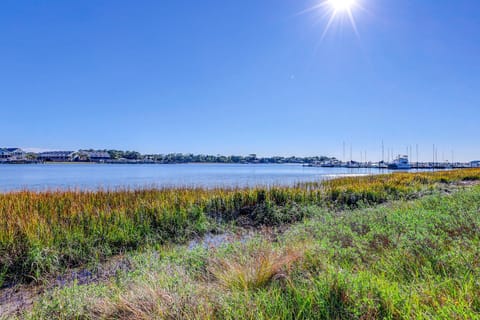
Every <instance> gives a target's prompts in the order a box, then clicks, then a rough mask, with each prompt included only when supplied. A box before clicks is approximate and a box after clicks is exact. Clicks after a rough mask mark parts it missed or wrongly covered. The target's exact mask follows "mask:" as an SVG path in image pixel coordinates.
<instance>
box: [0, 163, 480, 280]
mask: <svg viewBox="0 0 480 320" xmlns="http://www.w3.org/2000/svg"><path fill="white" fill-rule="evenodd" d="M479 179H480V170H478V169H477V170H474V169H472V170H455V171H442V172H436V173H395V174H388V175H376V176H366V177H347V178H340V179H335V180H329V181H322V182H318V183H302V184H298V185H297V186H295V187H271V188H250V189H208V190H207V189H201V188H197V189H189V188H185V189H182V188H172V189H150V190H135V191H111V192H110V191H97V192H93V191H92V192H87V191H78V192H74V191H65V192H29V191H22V192H12V193H7V194H0V287H1V285H2V283H3V284H5V283H16V282H18V281H22V282H25V281H27V282H28V281H37V282H38V281H41V280H42V277H43V276H44V275H46V274H52V273H56V272H59V271H61V270H63V269H65V268H71V267H76V266H79V265H82V264H85V263H89V262H98V261H102V260H103V259H105V258H107V257H109V256H112V255H115V254H119V253H122V252H127V251H129V250H133V249H136V248H139V247H142V246H146V245H155V244H165V243H171V242H173V243H183V242H185V241H186V240H188V239H191V238H192V237H193V236H197V235H201V234H203V233H205V232H207V231H212V230H215V229H216V228H218V225H219V224H223V223H231V222H235V221H247V224H250V225H254V226H255V225H280V224H285V223H292V222H296V221H300V220H302V219H303V218H304V217H305V216H306V215H307V213H306V212H305V210H303V208H304V207H305V206H309V205H315V206H319V207H326V208H330V209H335V210H340V209H345V208H355V207H359V206H360V207H361V206H368V205H375V204H380V203H384V202H386V201H390V200H399V199H411V198H415V197H419V196H421V195H422V194H425V193H429V192H432V191H433V190H437V189H439V188H443V187H445V186H449V185H452V184H456V183H460V182H462V181H472V180H479Z"/></svg>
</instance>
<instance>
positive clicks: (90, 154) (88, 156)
mask: <svg viewBox="0 0 480 320" xmlns="http://www.w3.org/2000/svg"><path fill="white" fill-rule="evenodd" d="M110 159H111V158H110V154H109V153H108V152H106V151H86V150H80V151H79V152H78V153H77V155H76V160H77V161H92V162H104V161H107V160H110Z"/></svg>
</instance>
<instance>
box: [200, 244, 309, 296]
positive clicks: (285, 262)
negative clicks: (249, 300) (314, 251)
mask: <svg viewBox="0 0 480 320" xmlns="http://www.w3.org/2000/svg"><path fill="white" fill-rule="evenodd" d="M302 257H303V250H301V249H298V248H295V249H293V248H287V249H284V250H282V251H278V250H274V249H272V248H270V247H265V248H262V249H260V250H257V251H256V252H253V253H251V254H249V255H247V256H236V257H224V258H216V259H214V260H212V261H211V262H210V266H209V268H208V271H209V272H210V273H211V274H212V275H213V277H214V279H215V280H216V281H217V282H218V283H219V284H220V285H221V286H222V287H224V288H226V289H233V290H243V291H245V292H248V291H249V290H255V289H260V288H263V287H265V286H266V285H268V284H269V283H270V282H271V281H273V280H280V279H287V277H288V274H289V271H290V269H291V267H292V265H293V264H294V263H296V262H297V261H299V260H300V259H301V258H302Z"/></svg>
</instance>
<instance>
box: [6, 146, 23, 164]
mask: <svg viewBox="0 0 480 320" xmlns="http://www.w3.org/2000/svg"><path fill="white" fill-rule="evenodd" d="M25 158H26V153H25V151H23V150H22V149H20V148H0V161H21V160H25Z"/></svg>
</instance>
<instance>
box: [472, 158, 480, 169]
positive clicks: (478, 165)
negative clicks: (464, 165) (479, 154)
mask: <svg viewBox="0 0 480 320" xmlns="http://www.w3.org/2000/svg"><path fill="white" fill-rule="evenodd" d="M470 167H472V168H480V160H475V161H472V162H470Z"/></svg>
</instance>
